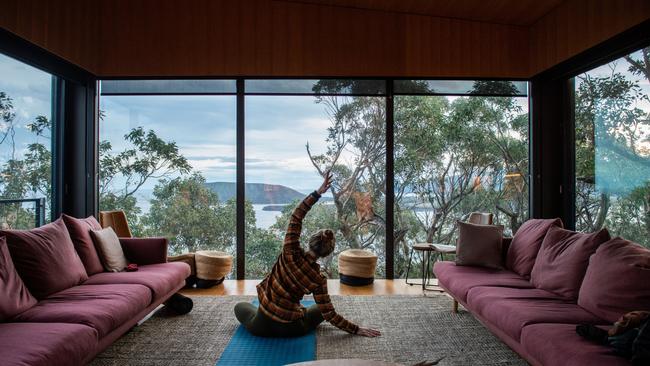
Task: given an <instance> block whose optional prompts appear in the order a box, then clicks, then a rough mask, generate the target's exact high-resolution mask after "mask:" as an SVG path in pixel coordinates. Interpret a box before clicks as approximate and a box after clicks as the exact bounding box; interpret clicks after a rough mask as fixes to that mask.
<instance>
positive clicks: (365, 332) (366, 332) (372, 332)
mask: <svg viewBox="0 0 650 366" xmlns="http://www.w3.org/2000/svg"><path fill="white" fill-rule="evenodd" d="M357 335H360V336H364V337H369V338H375V337H379V336H380V335H381V332H380V331H378V330H376V329H370V328H359V330H358V331H357Z"/></svg>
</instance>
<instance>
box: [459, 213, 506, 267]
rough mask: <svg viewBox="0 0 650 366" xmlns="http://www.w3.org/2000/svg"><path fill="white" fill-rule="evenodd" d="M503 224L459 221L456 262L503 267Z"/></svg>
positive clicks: (465, 264) (463, 264)
mask: <svg viewBox="0 0 650 366" xmlns="http://www.w3.org/2000/svg"><path fill="white" fill-rule="evenodd" d="M502 247H503V225H478V224H471V223H469V222H462V221H458V242H457V243H456V264H457V265H460V266H481V267H487V268H494V269H503V258H502Z"/></svg>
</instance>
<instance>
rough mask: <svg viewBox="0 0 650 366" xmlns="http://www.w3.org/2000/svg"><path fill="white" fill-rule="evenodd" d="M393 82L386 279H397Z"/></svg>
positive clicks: (388, 99)
mask: <svg viewBox="0 0 650 366" xmlns="http://www.w3.org/2000/svg"><path fill="white" fill-rule="evenodd" d="M393 111H394V102H393V80H387V81H386V233H385V235H386V278H387V279H393V278H394V277H395V226H394V217H395V216H394V212H393V211H394V210H395V204H394V203H395V188H394V187H395V175H394V174H393V173H394V171H395V164H394V153H393V152H394V149H395V141H394V133H393V132H394V123H393V122H394V118H393V117H394V113H393Z"/></svg>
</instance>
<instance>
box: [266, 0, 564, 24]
mask: <svg viewBox="0 0 650 366" xmlns="http://www.w3.org/2000/svg"><path fill="white" fill-rule="evenodd" d="M276 1H288V2H299V3H311V4H319V5H329V6H338V7H345V8H356V9H368V10H379V11H388V12H397V13H409V14H419V15H428V16H436V17H444V18H456V19H466V20H474V21H480V22H488V23H499V24H509V25H519V26H530V25H531V24H533V23H535V22H536V21H537V20H539V19H540V18H541V17H543V16H544V15H545V14H547V13H548V12H550V11H551V10H553V9H554V8H555V7H557V6H558V5H560V4H562V3H563V2H564V0H276Z"/></svg>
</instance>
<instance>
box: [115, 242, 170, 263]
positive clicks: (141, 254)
mask: <svg viewBox="0 0 650 366" xmlns="http://www.w3.org/2000/svg"><path fill="white" fill-rule="evenodd" d="M120 244H122V250H123V251H124V255H125V256H126V258H128V259H129V261H131V262H133V263H136V264H138V265H146V264H156V263H165V262H167V246H168V245H169V241H168V240H167V238H120Z"/></svg>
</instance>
